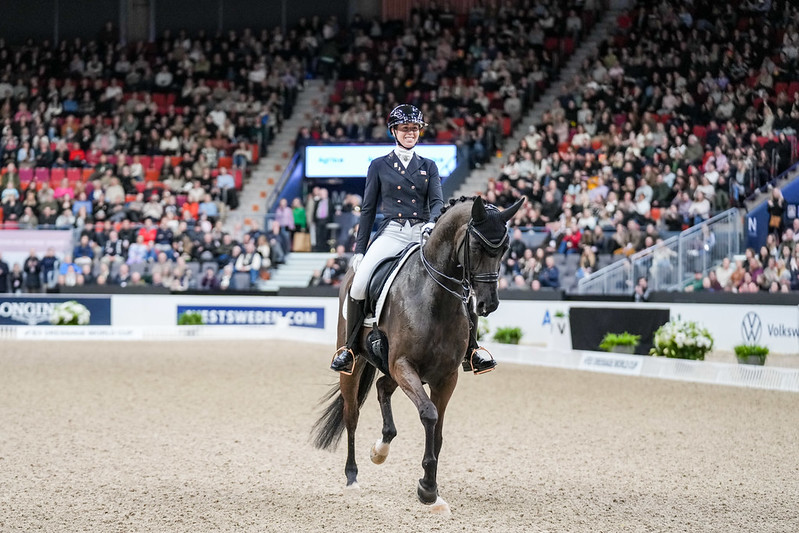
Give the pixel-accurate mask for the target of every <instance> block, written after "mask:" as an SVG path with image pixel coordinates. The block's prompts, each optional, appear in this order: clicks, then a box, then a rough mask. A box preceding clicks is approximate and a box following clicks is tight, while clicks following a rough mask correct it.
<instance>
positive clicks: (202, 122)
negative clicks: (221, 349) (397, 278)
mask: <svg viewBox="0 0 799 533" xmlns="http://www.w3.org/2000/svg"><path fill="white" fill-rule="evenodd" d="M422 5H424V6H425V7H421V8H414V9H412V10H411V11H410V12H408V13H407V14H406V17H404V18H403V19H402V20H377V19H373V20H366V19H363V18H361V17H360V16H357V15H356V16H354V17H352V19H351V20H349V21H347V22H342V21H339V20H338V19H337V18H335V17H330V18H328V19H326V20H322V19H320V18H317V17H314V18H308V19H305V18H302V19H299V20H297V21H295V22H293V23H292V24H290V25H289V26H288V27H287V28H285V29H280V28H276V29H266V28H253V29H251V30H244V31H218V32H213V31H198V32H194V33H192V32H188V31H185V30H182V29H180V28H176V29H174V30H171V31H164V32H163V33H162V34H161V35H160V37H158V38H157V39H155V40H154V41H153V42H142V41H140V42H134V43H127V44H124V45H123V44H120V40H119V36H118V32H116V31H115V29H114V27H113V25H110V26H107V27H105V28H103V29H102V31H100V32H99V33H97V34H96V35H95V34H93V33H92V34H87V35H86V36H85V38H82V39H74V40H64V41H61V42H58V43H56V42H47V41H44V42H35V41H33V40H27V41H25V42H6V41H5V40H3V39H0V105H1V107H0V120H2V131H1V132H0V136H1V138H0V159H2V181H1V182H0V191H2V192H1V193H0V194H2V205H1V207H2V209H1V210H0V222H2V228H3V230H4V231H3V232H0V233H5V234H6V235H8V233H9V232H15V231H19V230H31V229H38V230H58V231H59V232H61V233H62V234H65V235H67V236H68V241H69V243H68V246H66V247H65V248H61V249H55V248H50V249H31V250H30V252H29V253H28V252H27V251H26V253H25V254H23V255H21V256H20V255H17V256H12V255H10V254H8V253H4V252H7V251H6V250H2V249H0V253H3V255H5V258H4V257H3V256H2V255H0V292H45V291H47V292H50V291H52V292H58V291H63V292H69V291H70V290H74V289H75V288H80V287H83V288H90V287H92V286H99V289H98V290H102V289H103V287H109V288H110V287H114V289H115V290H117V289H121V290H126V289H130V288H134V287H138V288H152V289H156V288H157V289H161V290H171V291H236V290H239V291H254V290H259V289H264V288H267V287H268V281H269V280H270V278H277V277H278V274H279V273H280V272H281V271H285V270H286V269H291V268H294V267H293V266H292V262H291V260H290V259H291V257H292V256H295V257H296V256H298V255H301V254H304V253H308V252H311V253H313V252H316V253H317V254H319V255H317V254H313V255H309V257H313V258H314V259H315V260H317V261H318V263H317V264H315V265H313V266H312V268H311V269H310V271H308V272H307V276H305V278H304V279H302V282H301V283H302V284H304V285H306V286H308V285H310V286H319V285H330V286H336V285H338V284H339V283H340V280H341V278H342V276H343V273H344V272H345V271H346V269H347V265H348V259H349V257H350V255H351V253H352V251H353V248H354V244H355V242H354V241H355V233H356V231H357V224H358V217H359V207H360V196H359V191H358V184H360V191H361V192H362V183H363V180H360V181H357V180H356V181H354V182H351V183H356V185H355V187H354V189H353V188H352V185H347V186H342V185H341V183H342V181H344V180H341V179H318V178H316V179H312V178H310V177H308V176H304V175H303V164H304V158H305V149H306V148H308V147H310V146H318V145H333V146H341V145H346V146H351V145H357V144H379V143H389V142H391V140H390V139H389V138H388V131H387V129H386V127H385V119H386V116H387V114H388V112H389V111H390V110H391V109H392V108H393V107H394V106H395V105H397V104H399V103H411V104H413V105H415V106H417V107H419V108H420V109H421V110H422V112H423V113H424V115H425V117H426V121H427V122H428V123H429V127H428V128H427V129H426V130H425V132H424V135H423V138H422V144H424V145H429V144H441V145H454V146H455V147H456V154H457V167H458V169H459V171H457V172H455V171H453V172H452V173H451V174H450V175H449V177H448V178H447V179H448V180H452V181H451V182H450V183H449V184H447V183H446V182H445V190H449V191H453V192H454V191H456V190H460V192H461V193H463V194H467V195H480V196H482V197H483V198H485V199H486V200H487V201H488V202H490V203H492V204H495V205H497V206H498V207H500V208H504V207H507V206H509V205H510V204H511V203H513V202H514V201H515V200H517V199H518V198H520V197H522V196H525V197H527V199H528V202H527V204H526V207H525V208H523V209H522V210H521V211H520V212H519V213H518V214H517V215H516V216H515V217H514V219H513V220H512V223H511V229H510V231H511V246H510V250H509V252H508V255H507V256H506V257H505V258H504V260H503V266H502V270H501V272H500V274H501V277H500V282H499V283H500V288H503V289H507V290H517V291H530V292H533V291H552V290H558V291H566V292H577V291H579V290H580V288H581V283H583V284H584V283H585V282H584V281H583V280H590V279H592V278H593V279H597V278H596V277H597V276H600V275H602V270H603V267H604V268H608V267H613V265H615V264H618V265H639V264H643V265H644V266H645V267H644V268H641V269H638V270H635V272H634V276H633V278H632V281H631V280H630V279H625V280H624V281H623V282H621V283H620V284H617V286H614V287H613V288H612V289H610V290H605V291H604V292H621V293H625V294H629V295H631V296H634V297H635V298H637V299H646V298H648V295H649V294H650V292H651V291H652V289H653V287H654V288H656V289H663V290H679V291H685V290H687V291H730V292H761V291H762V292H786V291H791V290H799V246H796V243H797V242H799V218H797V213H796V204H799V201H798V200H792V198H793V197H792V196H788V199H787V200H786V198H785V197H784V196H783V194H782V192H781V189H785V190H787V187H788V185H787V184H789V183H790V182H791V181H790V180H792V179H793V177H794V175H795V172H793V170H794V168H795V167H794V164H795V162H796V160H797V144H796V131H797V129H799V7H797V5H795V3H793V2H790V1H788V0H782V1H776V0H775V1H765V2H763V1H733V2H725V3H722V2H716V3H712V2H708V1H690V2H689V1H678V0H672V1H664V2H658V3H653V2H639V3H638V5H635V6H633V7H629V8H626V9H621V10H615V11H614V10H608V9H607V7H608V6H606V5H605V4H604V3H601V2H592V1H591V0H585V1H575V2H570V3H568V5H559V4H557V3H554V2H545V1H539V2H535V1H526V2H519V3H512V2H504V3H502V4H501V5H499V6H496V5H495V4H494V3H491V2H488V3H485V4H483V3H478V4H475V7H472V8H471V9H469V10H466V11H464V12H452V11H451V10H449V9H448V8H447V7H446V6H445V7H441V8H440V7H438V6H437V5H436V4H435V3H433V2H430V3H422ZM311 90H314V91H317V92H318V94H319V95H324V101H322V102H318V103H317V105H314V106H311V105H308V106H307V107H303V105H302V98H301V96H302V95H303V94H304V93H307V92H309V91H311ZM298 102H299V103H298ZM292 117H294V118H295V119H296V118H297V117H300V119H301V121H302V122H303V123H302V124H301V126H300V127H298V128H297V129H295V130H293V131H290V130H289V129H288V128H287V127H286V124H287V123H289V122H288V121H289V119H290V118H292ZM292 124H293V122H292ZM280 137H284V138H286V137H287V138H290V139H291V140H292V142H293V149H294V152H295V154H296V156H295V157H293V158H291V165H289V164H286V165H285V166H284V167H281V170H282V173H283V176H282V177H281V179H278V180H276V183H275V190H274V193H273V194H270V195H269V196H268V197H264V198H262V199H261V201H262V202H263V205H261V206H260V212H259V211H256V212H255V214H253V212H252V206H251V205H249V204H250V202H243V201H241V198H242V197H243V196H245V195H246V193H247V191H248V188H249V189H251V188H252V187H253V186H254V180H261V179H264V178H263V174H262V173H259V166H260V165H262V164H263V162H262V160H263V159H264V156H265V154H267V153H269V151H270V148H271V147H272V144H273V143H275V142H276V139H278V138H280ZM284 155H287V157H289V158H290V156H291V155H292V154H284ZM364 170H365V169H364ZM292 172H295V173H296V174H298V175H300V177H301V178H302V179H301V181H300V185H299V188H297V187H294V188H292V187H290V186H289V179H288V178H289V174H291V173H292ZM470 174H472V175H479V176H485V179H484V180H482V181H481V185H480V186H479V187H477V188H474V187H472V188H471V189H470V188H469V187H470V186H465V185H463V184H464V183H465V181H464V180H465V178H466V176H468V175H470ZM356 175H357V174H356ZM468 183H470V184H472V183H474V181H472V180H470V181H469V182H468ZM458 185H460V188H459V187H458ZM464 187H466V189H464ZM794 196H797V198H799V195H796V194H794ZM758 208H759V209H760V210H761V211H763V212H764V213H766V216H765V221H766V223H765V224H762V227H761V228H759V230H758V231H759V233H757V234H753V235H749V236H747V238H746V239H745V236H744V231H743V230H742V229H741V227H742V225H741V224H740V220H741V219H742V218H743V217H745V216H746V214H747V213H748V212H752V213H754V212H755V211H756V210H757V209H758ZM731 209H732V210H734V211H732V212H730V211H729V210H731ZM264 212H265V213H266V215H265V216H264V215H263V213H264ZM241 213H244V214H245V215H246V219H245V218H243V217H242V216H236V215H237V214H241ZM730 213H733V214H732V215H731V214H730ZM731 217H732V218H737V219H738V220H739V223H738V225H737V226H735V228H736V230H735V235H734V236H733V237H731V238H730V237H729V235H727V234H728V233H730V229H729V224H728V221H729V220H731V219H732V218H731ZM241 220H247V223H241ZM720 221H726V222H723V223H722V222H720ZM723 224H728V225H723ZM747 229H749V230H751V229H752V228H751V227H749V228H747ZM686 232H687V233H686ZM722 234H724V235H725V239H724V241H725V244H724V246H722V245H721V241H722V238H721V236H722ZM686 236H688V237H686ZM686 238H690V239H692V240H691V242H696V243H698V245H697V246H688V249H687V250H684V249H683V248H684V247H681V246H679V245H677V244H674V245H673V246H672V244H670V243H680V242H683V241H684V240H685V239H686ZM681 239H682V240H681ZM683 252H685V253H686V254H688V256H687V258H686V259H685V260H684V261H683V260H682V259H680V258H679V257H678V256H679V254H681V253H683ZM642 257H645V258H649V259H648V260H646V261H643V262H636V261H637V259H638V258H642ZM697 258H701V260H699V259H697ZM676 265H679V267H680V270H679V272H677V273H676V274H675V272H674V270H675V268H674V267H675V266H676ZM619 268H622V267H619ZM667 270H668V272H669V277H668V283H666V282H664V279H666V278H664V274H663V273H664V272H665V271H667ZM614 279H615V278H614ZM605 289H607V287H605ZM586 292H590V291H586Z"/></svg>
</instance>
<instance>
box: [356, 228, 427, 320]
mask: <svg viewBox="0 0 799 533" xmlns="http://www.w3.org/2000/svg"><path fill="white" fill-rule="evenodd" d="M418 248H419V243H411V244H409V245H408V246H406V247H405V249H404V250H402V251H401V252H400V253H398V254H397V255H395V256H393V257H387V258H385V259H383V260H382V261H380V263H378V265H377V267H375V269H374V270H373V271H372V277H371V278H370V279H369V289H368V290H367V291H366V302H365V304H364V305H365V309H366V314H367V318H366V320H364V325H365V326H372V325H375V326H376V325H378V324H379V322H380V315H381V313H382V312H383V305H384V304H385V303H386V298H387V297H388V291H389V289H390V288H391V284H392V283H393V282H394V279H395V278H396V277H397V274H398V273H399V271H400V268H402V265H404V264H405V262H406V261H407V260H408V258H409V257H410V256H411V254H412V253H413V252H415V251H416V250H417V249H418ZM370 315H371V316H370Z"/></svg>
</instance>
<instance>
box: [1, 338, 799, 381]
mask: <svg viewBox="0 0 799 533" xmlns="http://www.w3.org/2000/svg"><path fill="white" fill-rule="evenodd" d="M0 339H16V340H30V341H37V340H40V341H84V342H85V341H191V340H197V341H202V340H205V341H208V340H228V341H230V340H270V339H273V340H287V341H295V342H297V341H301V342H311V343H318V344H325V345H330V346H332V344H334V342H333V339H331V338H330V334H329V333H328V332H326V331H324V330H322V329H315V328H301V327H292V326H289V325H288V324H278V325H272V326H160V327H146V328H145V327H136V326H131V327H119V326H0ZM486 347H487V348H488V350H489V351H490V352H491V353H492V354H493V355H494V357H495V358H496V359H497V361H501V362H507V363H517V364H524V365H537V366H547V367H553V368H564V369H569V370H585V371H590V372H601V373H610V374H620V375H626V376H641V377H648V378H660V379H671V380H678V381H688V382H694V383H708V384H714V385H728V386H736V387H748V388H754V389H766V390H776V391H786V392H799V369H794V368H780V367H770V366H753V365H740V364H730V363H717V362H708V361H691V360H685V359H667V358H663V357H648V356H640V355H626V354H616V353H606V352H592V351H581V350H563V349H554V348H543V347H536V346H527V345H512V344H498V343H486Z"/></svg>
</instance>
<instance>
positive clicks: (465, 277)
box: [419, 219, 509, 306]
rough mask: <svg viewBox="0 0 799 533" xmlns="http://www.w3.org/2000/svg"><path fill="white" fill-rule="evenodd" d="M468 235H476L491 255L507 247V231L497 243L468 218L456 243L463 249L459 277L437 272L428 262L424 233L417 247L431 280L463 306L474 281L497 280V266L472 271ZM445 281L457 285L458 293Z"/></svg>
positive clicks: (494, 281) (489, 281)
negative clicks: (487, 270)
mask: <svg viewBox="0 0 799 533" xmlns="http://www.w3.org/2000/svg"><path fill="white" fill-rule="evenodd" d="M470 235H474V236H475V237H477V239H478V241H479V243H480V246H481V247H482V248H483V249H484V250H485V251H486V252H488V254H489V255H491V256H496V255H500V254H501V253H503V251H504V248H505V247H507V245H508V240H509V237H508V232H507V231H506V232H505V234H504V236H503V237H502V239H500V241H499V242H498V243H494V242H491V241H490V240H489V239H487V238H486V237H485V235H483V234H482V233H481V232H480V231H479V230H478V229H477V228H475V227H474V220H472V219H469V225H468V226H467V228H466V235H465V236H464V238H463V240H462V241H461V243H460V245H458V250H459V251H460V250H463V262H462V264H460V265H458V266H459V267H460V269H461V279H457V278H453V277H451V276H448V275H446V274H444V273H443V272H439V271H438V270H436V268H435V267H434V266H433V265H431V264H430V262H429V261H428V260H427V258H426V257H425V255H424V245H425V244H426V241H425V240H424V235H422V241H423V242H422V243H421V244H422V245H421V247H420V248H419V255H420V256H421V258H422V264H423V265H424V268H425V270H427V273H428V274H429V275H430V277H431V278H432V279H433V281H435V282H436V283H437V284H438V285H439V286H440V287H441V288H442V289H444V290H445V291H447V292H448V293H450V294H452V295H453V296H455V297H456V298H458V299H459V300H461V302H462V303H463V305H464V306H465V305H466V304H467V302H468V301H469V296H470V295H471V292H472V285H473V284H474V283H497V281H499V268H497V270H496V271H495V272H477V273H473V272H472V270H471V239H470V238H469V236H470ZM439 278H441V279H439ZM445 282H449V283H452V284H457V285H459V288H460V293H458V292H457V291H456V290H453V289H450V288H449V287H447V286H446V285H445Z"/></svg>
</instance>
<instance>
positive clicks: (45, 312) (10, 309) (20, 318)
mask: <svg viewBox="0 0 799 533" xmlns="http://www.w3.org/2000/svg"><path fill="white" fill-rule="evenodd" d="M70 300H76V301H77V302H79V303H81V304H83V305H85V306H86V308H87V309H88V310H89V313H90V314H91V322H90V324H91V325H92V326H98V325H99V326H110V325H111V298H108V297H103V298H80V297H76V298H63V297H41V298H37V297H35V296H2V297H0V324H2V325H13V326H38V325H40V324H46V325H48V326H49V325H50V316H51V315H52V314H53V309H54V308H55V306H56V305H57V304H60V303H63V302H68V301H70Z"/></svg>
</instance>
